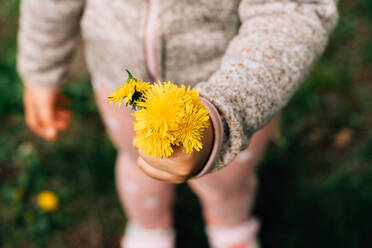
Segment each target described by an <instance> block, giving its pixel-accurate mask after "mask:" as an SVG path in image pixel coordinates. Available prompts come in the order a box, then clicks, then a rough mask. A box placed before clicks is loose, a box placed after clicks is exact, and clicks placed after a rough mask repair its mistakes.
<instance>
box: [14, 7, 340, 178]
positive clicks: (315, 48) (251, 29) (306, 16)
mask: <svg viewBox="0 0 372 248" xmlns="http://www.w3.org/2000/svg"><path fill="white" fill-rule="evenodd" d="M337 2H338V0H22V3H21V12H20V15H21V17H20V29H19V36H18V42H19V53H18V70H19V72H20V75H21V77H22V79H23V81H24V83H25V84H27V85H31V84H39V85H45V86H47V87H51V88H58V87H60V86H61V85H62V84H63V83H65V82H66V80H67V79H68V77H67V76H68V67H69V62H70V61H71V58H72V56H73V54H74V51H75V48H76V45H77V41H78V37H79V35H78V34H79V30H80V31H81V35H82V39H83V43H84V49H85V56H86V61H87V65H88V69H89V71H90V73H91V78H92V81H93V83H94V84H104V85H105V86H106V87H107V88H108V89H110V90H112V89H114V88H115V87H117V86H119V85H120V84H121V83H122V81H123V79H124V78H125V73H124V69H126V68H127V69H129V70H130V71H132V72H133V74H134V75H135V76H136V77H137V78H141V79H143V80H145V81H147V80H167V81H168V80H171V81H172V82H174V83H177V84H185V85H191V86H192V87H195V88H196V89H197V90H199V92H200V95H201V96H202V98H203V102H205V103H206V105H208V109H209V110H210V111H211V117H212V123H213V127H214V134H215V139H214V145H213V149H212V156H211V157H210V158H209V160H208V162H207V165H206V166H205V167H204V169H203V171H202V173H201V174H206V173H209V172H213V171H216V170H218V169H221V168H223V167H224V166H225V165H227V164H229V163H230V162H231V161H232V160H233V159H234V158H235V157H236V156H237V154H238V153H239V152H240V151H242V150H244V149H245V148H247V146H248V144H249V140H250V137H251V136H252V134H253V133H254V132H255V131H256V130H258V129H260V128H261V127H263V126H264V125H265V124H267V123H268V122H269V121H270V120H271V119H272V118H273V117H274V116H275V115H276V114H277V113H278V112H279V111H280V110H281V109H282V108H283V107H284V106H285V105H286V104H287V103H288V101H289V99H290V98H291V96H292V95H293V94H294V92H295V91H296V90H297V89H298V88H299V86H300V85H301V83H302V82H303V81H304V79H305V77H306V76H307V75H308V74H309V72H310V70H311V68H312V66H313V65H314V63H315V61H316V60H317V58H318V57H319V56H320V55H321V54H322V53H323V51H324V49H325V47H326V44H327V41H328V38H329V35H330V33H331V32H332V30H333V29H334V27H335V25H336V23H337V20H338V13H337Z"/></svg>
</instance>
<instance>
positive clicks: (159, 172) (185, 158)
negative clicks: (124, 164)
mask: <svg viewBox="0 0 372 248" xmlns="http://www.w3.org/2000/svg"><path fill="white" fill-rule="evenodd" d="M209 124H210V125H209V127H208V128H207V129H206V130H205V131H204V135H203V139H202V142H203V149H202V150H200V151H199V152H198V151H195V150H194V151H193V152H192V153H190V154H187V153H185V152H184V151H183V147H178V146H177V147H176V146H175V147H173V150H174V152H173V154H172V156H170V157H168V158H154V157H149V156H147V155H146V154H145V153H143V152H142V151H141V150H140V149H138V152H139V157H138V159H137V165H138V166H139V167H140V168H141V169H142V170H143V171H144V172H145V173H146V174H147V175H148V176H150V177H152V178H155V179H158V180H161V181H165V182H168V183H183V182H185V181H186V180H188V179H189V178H191V177H192V176H194V175H195V174H196V173H197V172H199V171H200V170H201V169H202V166H203V165H204V164H205V163H206V162H207V159H208V158H209V154H210V152H211V150H212V145H213V126H212V122H211V121H210V120H209Z"/></svg>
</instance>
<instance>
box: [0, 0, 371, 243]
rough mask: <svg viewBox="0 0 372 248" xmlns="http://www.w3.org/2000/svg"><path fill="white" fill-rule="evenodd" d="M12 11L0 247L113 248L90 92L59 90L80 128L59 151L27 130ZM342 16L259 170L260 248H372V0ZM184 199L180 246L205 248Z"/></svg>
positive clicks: (105, 166)
mask: <svg viewBox="0 0 372 248" xmlns="http://www.w3.org/2000/svg"><path fill="white" fill-rule="evenodd" d="M17 9H18V1H7V2H4V3H0V37H1V40H0V54H1V55H0V123H1V126H0V247H6V248H7V247H26V248H28V247H110V248H111V247H118V240H119V238H120V235H121V234H122V231H123V228H124V226H125V216H124V213H123V212H122V210H121V207H120V205H119V202H118V198H117V195H116V190H115V184H114V174H113V168H114V162H115V156H116V151H115V150H114V147H113V145H112V143H111V142H110V140H109V139H108V137H107V135H106V134H105V133H104V131H103V125H102V123H101V120H100V118H99V116H98V113H97V107H96V105H95V102H94V98H93V94H92V88H91V86H90V84H89V81H88V80H80V79H79V80H75V81H74V82H73V83H71V84H69V85H68V86H67V87H66V88H65V89H64V93H65V94H66V95H68V96H69V97H70V98H71V99H72V106H71V108H72V110H73V113H74V119H73V121H72V125H71V129H70V130H68V131H67V132H66V133H65V134H64V135H63V136H62V137H61V139H60V140H58V141H57V142H55V143H52V144H51V143H48V142H46V141H43V140H42V139H40V138H38V137H36V136H35V135H34V134H32V133H31V132H30V131H29V130H28V129H27V127H26V125H25V123H24V116H23V109H22V91H23V86H22V84H21V81H20V79H19V77H18V75H17V72H16V68H15V54H16V43H15V35H16V26H17ZM340 14H341V19H340V22H339V24H338V26H337V28H336V30H335V32H334V34H333V35H332V38H331V42H330V44H329V47H328V49H327V51H326V53H325V54H324V56H323V57H322V59H321V60H320V61H319V63H318V64H317V65H316V66H315V68H314V71H313V72H312V74H311V76H310V77H309V78H308V80H307V81H306V82H305V84H304V85H303V87H301V89H300V90H299V91H298V92H297V93H296V95H295V96H294V97H293V99H292V100H291V102H290V104H289V105H288V106H287V107H286V108H285V110H284V111H283V114H282V117H281V120H280V127H279V132H278V135H277V136H276V138H275V141H274V142H273V143H272V144H271V145H270V146H269V148H268V150H267V152H266V155H265V158H264V160H263V161H262V163H261V164H260V167H259V191H258V197H257V201H256V207H255V210H254V213H255V215H257V216H258V217H259V218H260V219H261V220H262V224H263V225H262V230H261V233H260V238H261V240H262V244H263V247H283V248H292V247H293V248H295V247H296V248H297V247H301V248H307V247H309V248H310V247H340V248H342V247H345V248H358V247H372V239H371V238H370V226H371V224H370V221H372V214H371V209H372V132H371V126H372V101H371V95H372V88H371V81H372V74H371V71H372V65H371V61H372V53H371V51H372V50H371V49H372V33H371V28H372V4H371V1H370V0H355V1H352V0H345V1H341V5H340ZM87 123H89V125H87ZM345 135H346V137H347V138H346V139H342V137H345ZM46 189H48V190H53V191H55V192H56V193H57V195H58V197H59V199H60V205H59V208H58V210H57V211H56V212H54V213H50V214H46V213H44V212H42V211H41V210H40V209H39V208H38V207H37V205H36V197H37V194H38V193H39V192H40V191H43V190H46ZM177 190H178V194H177V199H176V203H175V207H174V208H175V211H174V212H175V219H176V220H175V225H176V227H177V230H178V231H179V235H178V238H177V243H178V247H185V248H186V247H207V241H206V238H205V234H204V230H203V221H202V219H201V214H200V205H199V203H198V201H197V199H196V197H195V195H194V194H193V193H192V192H191V191H190V189H189V188H188V187H187V186H185V185H181V186H179V187H178V188H177Z"/></svg>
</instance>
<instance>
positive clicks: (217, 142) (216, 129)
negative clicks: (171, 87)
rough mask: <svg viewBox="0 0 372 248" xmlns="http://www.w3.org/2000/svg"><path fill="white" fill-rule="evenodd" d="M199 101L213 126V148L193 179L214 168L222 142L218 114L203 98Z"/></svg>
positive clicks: (220, 121)
mask: <svg viewBox="0 0 372 248" xmlns="http://www.w3.org/2000/svg"><path fill="white" fill-rule="evenodd" d="M200 98H201V101H202V102H203V104H204V105H205V107H206V108H207V109H208V110H209V116H210V118H211V121H212V125H213V137H214V138H213V146H212V151H211V154H210V155H209V158H208V160H207V162H206V163H205V165H204V167H203V168H202V170H201V171H199V172H198V173H197V174H196V175H195V176H194V178H198V177H201V176H204V175H205V174H208V173H209V172H210V171H211V170H212V169H213V167H214V164H215V161H216V158H217V154H218V153H219V151H220V150H221V147H222V140H223V124H222V119H221V116H220V114H219V113H218V111H217V109H216V107H215V106H214V105H213V104H212V103H211V102H210V101H208V100H207V99H206V98H204V97H200Z"/></svg>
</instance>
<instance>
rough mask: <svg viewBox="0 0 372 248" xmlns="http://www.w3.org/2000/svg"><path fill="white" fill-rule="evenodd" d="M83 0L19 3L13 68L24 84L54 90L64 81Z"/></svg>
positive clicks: (74, 43) (76, 38)
mask: <svg viewBox="0 0 372 248" xmlns="http://www.w3.org/2000/svg"><path fill="white" fill-rule="evenodd" d="M83 6H84V0H22V2H21V9H20V23H19V32H18V58H17V67H18V71H19V73H20V75H21V78H22V80H23V81H24V83H25V84H37V85H45V86H47V87H52V88H58V87H59V86H60V85H61V84H62V83H64V82H65V81H66V80H67V74H68V66H69V62H70V61H71V58H72V55H73V52H74V48H75V46H76V44H77V40H78V32H79V21H80V16H81V14H82V10H83Z"/></svg>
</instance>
